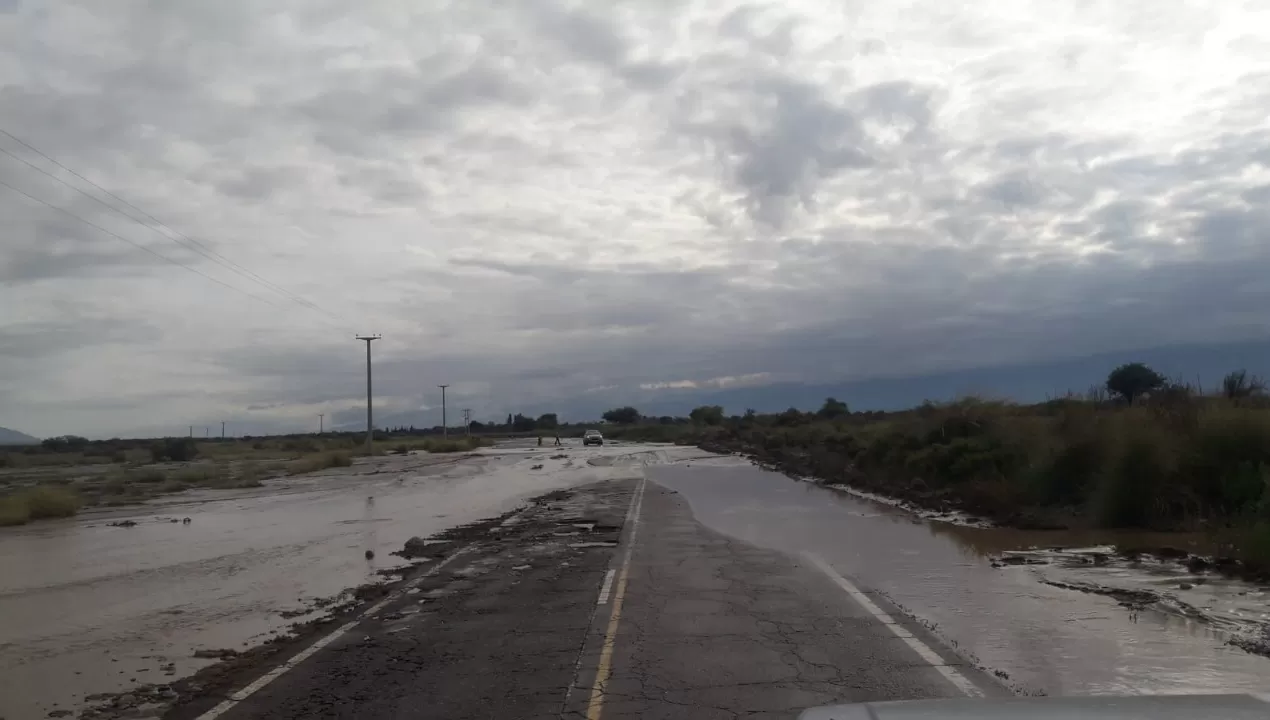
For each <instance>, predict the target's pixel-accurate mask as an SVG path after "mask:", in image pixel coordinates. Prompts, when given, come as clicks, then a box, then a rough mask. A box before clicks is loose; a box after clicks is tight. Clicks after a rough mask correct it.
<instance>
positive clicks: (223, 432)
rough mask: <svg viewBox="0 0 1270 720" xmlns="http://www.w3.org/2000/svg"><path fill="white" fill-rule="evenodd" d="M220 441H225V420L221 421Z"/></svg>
mask: <svg viewBox="0 0 1270 720" xmlns="http://www.w3.org/2000/svg"><path fill="white" fill-rule="evenodd" d="M220 439H221V440H224V439H225V421H224V420H221V421H220Z"/></svg>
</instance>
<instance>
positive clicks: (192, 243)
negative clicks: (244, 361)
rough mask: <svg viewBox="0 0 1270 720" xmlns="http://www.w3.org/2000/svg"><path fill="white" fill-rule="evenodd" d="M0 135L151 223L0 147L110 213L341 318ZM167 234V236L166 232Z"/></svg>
mask: <svg viewBox="0 0 1270 720" xmlns="http://www.w3.org/2000/svg"><path fill="white" fill-rule="evenodd" d="M0 134H3V135H5V136H7V137H9V138H10V139H11V140H13V141H14V142H16V143H18V144H20V145H22V146H23V147H25V148H26V149H28V150H30V151H31V152H33V153H35V154H37V155H39V156H40V157H42V158H44V159H45V160H48V161H49V162H51V163H53V164H54V165H56V166H57V167H59V168H61V169H63V170H65V171H66V172H68V173H70V174H71V175H74V176H75V177H77V178H79V179H80V180H83V181H84V182H86V183H88V184H89V185H92V186H93V187H94V188H96V189H98V190H100V191H101V192H102V193H104V194H106V195H107V196H109V197H111V198H113V199H114V200H116V201H118V202H120V203H122V204H124V205H126V206H127V207H129V208H131V209H133V210H135V211H136V212H137V213H139V214H140V215H142V216H143V217H145V218H147V219H148V220H149V221H150V222H152V223H154V225H151V224H149V223H147V222H144V221H142V220H139V219H137V218H135V217H133V216H132V215H130V214H128V213H126V212H124V211H123V210H120V209H119V208H117V207H115V206H113V205H111V204H110V203H107V202H106V201H104V200H102V199H101V198H99V197H96V196H95V195H93V194H91V193H89V192H87V191H85V190H83V189H82V188H78V187H75V186H74V185H72V184H71V183H68V182H66V181H65V180H63V179H61V178H59V177H57V176H56V175H54V174H52V173H50V172H49V171H47V170H45V169H44V168H42V167H40V166H38V165H36V164H34V163H32V162H30V161H29V160H27V159H26V158H23V157H21V156H19V155H16V154H14V153H13V152H10V151H9V150H6V149H5V148H2V147H0V152H2V153H4V154H5V155H8V156H9V157H11V158H13V159H15V160H17V161H19V162H21V163H23V164H25V165H27V166H29V167H31V168H33V169H35V170H37V171H39V172H41V173H43V174H44V175H47V176H48V177H50V178H52V179H53V180H55V181H57V182H59V183H61V184H63V185H65V186H66V187H69V188H71V189H72V190H74V191H76V192H78V193H80V194H81V195H83V196H85V197H87V198H89V199H91V200H93V201H95V202H97V203H99V204H101V205H103V206H105V207H106V208H108V209H110V210H113V211H114V212H117V213H119V214H120V215H123V216H124V217H126V218H128V219H129V220H131V221H133V222H135V223H137V224H139V225H141V226H142V227H145V228H146V229H148V230H152V231H154V232H155V233H158V234H159V235H160V236H162V237H163V238H164V239H167V240H171V241H172V242H174V243H176V244H177V245H180V246H182V247H185V248H187V249H190V250H193V251H194V252H197V253H199V254H200V255H202V256H203V257H205V258H207V259H208V260H211V261H212V262H215V263H217V264H218V265H221V266H222V267H225V268H227V269H229V270H230V271H232V272H234V273H237V274H239V275H242V276H243V277H246V278H247V279H249V280H252V281H254V282H256V283H258V284H260V285H263V286H264V287H266V288H268V289H270V290H273V291H274V292H276V293H278V294H280V295H282V296H283V297H285V298H287V299H288V300H291V301H292V302H295V303H297V304H299V305H301V306H302V307H306V308H308V309H310V310H314V311H317V312H320V313H322V314H324V315H327V316H328V317H330V318H332V319H335V320H341V319H342V318H340V317H339V316H337V315H335V314H334V313H331V312H329V311H328V310H326V309H325V308H322V307H321V306H319V305H318V304H317V303H314V302H312V301H310V300H308V299H306V298H304V297H303V296H301V295H298V294H296V293H293V292H291V291H290V290H287V289H286V288H284V287H282V286H280V285H278V284H276V283H274V282H272V281H270V280H267V279H265V278H263V277H261V276H260V275H258V274H256V273H255V272H253V271H251V270H249V269H248V268H245V267H243V266H242V265H239V264H238V263H236V262H234V261H233V260H230V259H229V258H227V257H225V256H224V255H222V254H220V253H218V252H216V251H215V250H213V249H212V248H210V247H208V246H207V245H205V244H204V243H202V242H199V241H198V240H196V239H194V238H192V237H190V236H188V235H186V234H184V233H182V232H180V231H178V230H175V229H173V228H172V227H170V226H168V225H167V224H166V223H164V222H163V221H162V220H159V219H158V218H156V217H155V216H154V215H151V214H150V213H148V212H146V211H145V210H142V209H141V208H139V207H137V206H136V205H134V204H132V203H130V202H128V201H127V200H125V199H123V198H121V197H119V196H118V195H116V194H115V193H113V192H111V191H109V190H107V189H106V188H104V187H102V186H101V185H98V184H97V183H95V182H93V181H92V180H89V179H88V178H86V177H84V176H83V175H81V174H79V173H77V172H75V171H74V170H72V169H70V168H69V167H66V166H65V165H63V164H62V163H60V162H58V161H57V160H55V159H54V158H52V157H50V156H49V155H48V154H47V153H45V152H43V151H41V150H40V149H39V148H36V147H35V146H33V145H31V144H30V143H28V142H26V141H25V140H23V139H22V138H19V137H18V136H16V135H14V134H13V133H11V132H9V131H8V130H5V129H3V128H0ZM160 228H162V229H163V230H166V231H167V232H166V233H165V232H161V231H160ZM168 233H171V235H169V234H168ZM172 235H176V236H177V237H180V238H182V239H184V240H185V241H186V243H182V242H180V240H177V238H175V237H172Z"/></svg>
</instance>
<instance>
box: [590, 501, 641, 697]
mask: <svg viewBox="0 0 1270 720" xmlns="http://www.w3.org/2000/svg"><path fill="white" fill-rule="evenodd" d="M647 482H648V481H647V480H641V481H640V483H639V489H638V490H636V491H635V502H634V505H633V507H632V510H631V535H630V537H629V538H627V541H626V555H625V557H623V558H622V570H621V572H619V573H618V576H617V584H616V586H615V587H614V588H613V613H612V614H611V615H610V616H609V625H608V628H607V629H606V630H605V632H604V645H603V647H602V648H601V649H600V662H599V663H598V664H597V665H596V668H595V684H594V685H592V686H591V701H590V702H588V703H587V708H586V717H587V720H600V715H601V714H603V711H604V686H605V684H607V683H608V681H609V677H611V676H612V674H613V647H614V645H616V643H617V626H618V625H619V624H620V623H621V621H622V601H623V600H624V599H625V597H626V578H627V576H628V575H629V574H630V569H631V555H632V554H633V551H634V549H635V535H636V533H638V532H639V512H640V510H641V509H642V508H643V506H644V485H645V484H646V483H647Z"/></svg>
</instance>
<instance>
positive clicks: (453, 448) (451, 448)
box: [423, 436, 485, 453]
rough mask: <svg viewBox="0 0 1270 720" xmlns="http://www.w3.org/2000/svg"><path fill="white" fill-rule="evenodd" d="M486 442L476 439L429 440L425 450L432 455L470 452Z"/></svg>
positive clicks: (425, 441)
mask: <svg viewBox="0 0 1270 720" xmlns="http://www.w3.org/2000/svg"><path fill="white" fill-rule="evenodd" d="M484 444H485V441H483V440H481V439H480V438H476V437H469V436H464V437H457V438H427V439H426V440H424V442H423V449H424V450H426V451H428V452H430V453H452V452H470V451H472V450H475V449H477V448H478V447H480V446H481V445H484Z"/></svg>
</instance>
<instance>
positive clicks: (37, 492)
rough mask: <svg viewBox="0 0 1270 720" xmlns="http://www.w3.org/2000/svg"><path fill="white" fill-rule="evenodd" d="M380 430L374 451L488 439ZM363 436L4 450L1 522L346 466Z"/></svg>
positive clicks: (425, 449)
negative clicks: (444, 436) (420, 434)
mask: <svg viewBox="0 0 1270 720" xmlns="http://www.w3.org/2000/svg"><path fill="white" fill-rule="evenodd" d="M394 430H396V431H395V432H390V431H384V432H380V431H376V433H375V453H376V454H377V455H383V454H388V453H411V452H420V453H458V452H467V451H471V450H474V449H476V448H478V447H481V446H482V445H489V444H492V443H493V441H492V440H490V439H488V438H480V437H467V436H455V437H450V438H443V437H440V436H432V435H426V436H418V435H417V434H412V432H411V431H409V430H406V429H405V428H401V429H394ZM365 447H366V446H365V435H364V434H363V433H326V434H323V435H296V436H284V437H263V438H251V437H248V438H227V439H224V440H219V439H215V440H214V439H202V440H198V439H195V438H189V437H183V438H161V439H158V440H150V439H141V440H117V439H116V440H104V441H90V440H87V439H85V438H81V437H76V436H63V437H57V438H49V439H48V440H45V441H43V442H42V443H41V444H40V445H37V446H30V447H19V448H6V449H5V450H3V451H0V525H20V524H24V523H27V522H30V521H32V520H39V519H44V518H53V517H67V516H71V515H74V514H76V512H78V511H79V510H80V509H81V508H83V507H93V506H100V507H116V506H125V505H135V504H138V503H143V502H145V501H147V500H151V499H153V498H156V497H159V496H162V495H166V494H171V493H178V492H183V491H187V490H195V489H213V490H224V489H235V488H253V487H261V486H262V485H263V484H264V482H265V481H267V480H269V479H270V478H275V477H282V476H291V475H301V474H306V473H312V472H319V471H324V470H331V469H339V468H347V467H350V466H351V465H353V463H354V460H355V458H357V457H358V456H361V455H364V454H365Z"/></svg>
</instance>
